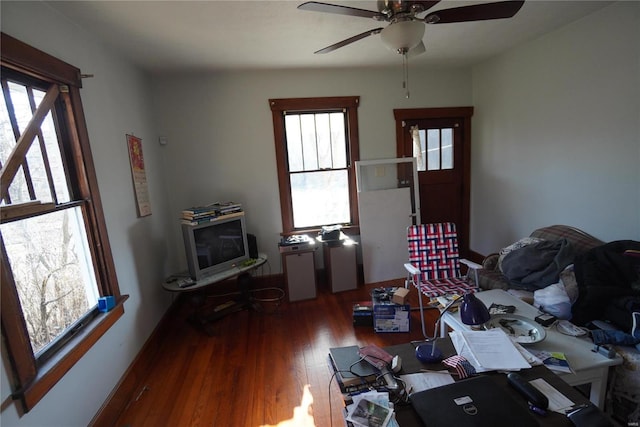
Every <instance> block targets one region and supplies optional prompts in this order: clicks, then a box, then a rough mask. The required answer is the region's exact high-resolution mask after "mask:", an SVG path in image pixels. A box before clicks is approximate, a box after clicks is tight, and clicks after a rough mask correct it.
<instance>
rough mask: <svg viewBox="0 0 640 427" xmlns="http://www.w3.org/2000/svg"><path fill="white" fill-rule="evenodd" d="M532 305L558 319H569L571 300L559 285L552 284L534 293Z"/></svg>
mask: <svg viewBox="0 0 640 427" xmlns="http://www.w3.org/2000/svg"><path fill="white" fill-rule="evenodd" d="M533 305H534V306H536V307H538V308H539V309H540V310H542V311H544V312H546V313H549V314H552V315H554V316H556V317H557V318H558V319H564V320H569V319H571V300H570V299H569V295H567V292H566V291H565V290H564V286H563V285H562V284H561V283H554V284H552V285H549V286H547V287H546V288H542V289H538V290H537V291H535V292H534V293H533Z"/></svg>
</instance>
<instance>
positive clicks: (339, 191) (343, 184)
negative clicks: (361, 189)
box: [291, 170, 351, 228]
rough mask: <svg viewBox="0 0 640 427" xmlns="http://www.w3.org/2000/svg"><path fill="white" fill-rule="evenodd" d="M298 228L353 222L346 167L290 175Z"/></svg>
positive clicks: (294, 215)
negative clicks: (350, 212)
mask: <svg viewBox="0 0 640 427" xmlns="http://www.w3.org/2000/svg"><path fill="white" fill-rule="evenodd" d="M291 200H292V204H293V225H294V227H295V228H302V227H312V226H319V225H329V224H343V223H349V222H351V218H350V215H349V182H348V174H347V171H346V170H336V171H322V172H309V173H298V174H292V175H291Z"/></svg>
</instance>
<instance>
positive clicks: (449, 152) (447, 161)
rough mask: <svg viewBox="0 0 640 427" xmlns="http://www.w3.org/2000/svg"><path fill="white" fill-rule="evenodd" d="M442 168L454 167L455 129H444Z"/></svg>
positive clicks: (442, 131)
mask: <svg viewBox="0 0 640 427" xmlns="http://www.w3.org/2000/svg"><path fill="white" fill-rule="evenodd" d="M441 133H442V147H441V149H442V169H453V129H451V128H447V129H442V130H441Z"/></svg>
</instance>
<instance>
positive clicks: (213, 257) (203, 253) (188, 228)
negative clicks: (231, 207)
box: [182, 212, 249, 280]
mask: <svg viewBox="0 0 640 427" xmlns="http://www.w3.org/2000/svg"><path fill="white" fill-rule="evenodd" d="M182 237H183V238H184V245H185V252H186V255H187V266H188V267H189V274H190V276H191V278H193V279H195V280H200V279H201V278H203V277H205V276H208V275H211V274H214V273H218V272H221V271H225V270H229V269H231V268H233V267H235V266H237V265H238V264H240V263H242V262H243V261H246V260H248V259H249V245H248V244H247V230H246V227H245V221H244V212H242V213H239V214H238V213H236V214H231V215H228V217H225V216H224V215H223V216H220V217H218V218H216V219H214V220H212V221H209V222H204V223H202V224H197V225H188V224H182Z"/></svg>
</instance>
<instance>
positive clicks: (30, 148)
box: [0, 34, 126, 412]
mask: <svg viewBox="0 0 640 427" xmlns="http://www.w3.org/2000/svg"><path fill="white" fill-rule="evenodd" d="M1 82H2V92H3V97H2V100H0V165H1V166H2V170H1V175H0V180H1V181H0V189H1V198H0V208H1V221H0V249H1V257H0V261H1V265H0V270H2V273H1V274H2V276H1V278H2V283H1V287H2V295H1V296H2V300H1V303H2V307H1V308H2V313H1V317H2V333H3V336H4V338H5V343H6V348H7V355H8V359H9V360H8V361H9V363H10V367H11V369H12V372H11V373H12V374H13V375H12V378H11V379H12V381H13V384H12V385H13V397H14V399H17V400H19V401H20V402H21V408H20V410H21V411H23V412H27V411H29V410H30V409H31V408H33V406H34V405H35V404H36V403H37V402H38V401H39V400H40V399H41V398H42V396H44V395H45V394H46V393H47V391H48V390H49V389H51V388H52V387H53V385H55V383H56V382H57V381H58V380H60V378H62V376H63V375H64V374H65V373H66V372H67V371H68V370H69V369H70V368H71V366H73V364H74V363H75V362H76V361H77V360H78V359H79V358H80V357H82V355H83V354H84V353H86V352H87V350H88V349H89V348H90V347H91V345H92V344H93V343H95V342H96V341H97V340H98V338H99V337H100V336H102V334H103V333H104V332H105V331H106V330H107V329H108V327H109V326H111V325H112V324H113V323H114V322H115V321H116V320H117V319H118V318H119V317H120V316H121V315H122V314H123V313H124V310H123V307H122V303H123V302H124V300H125V299H126V296H122V295H120V291H119V288H118V283H117V280H116V275H115V269H114V265H113V260H112V258H111V253H110V246H109V242H108V240H107V233H106V226H105V221H104V217H103V213H102V208H101V203H100V195H99V193H98V188H97V183H96V177H95V171H94V168H93V161H92V159H91V154H90V153H91V152H90V149H89V144H88V135H87V131H86V125H85V122H84V116H83V112H82V105H81V101H80V93H79V89H80V87H81V81H80V72H79V70H78V69H76V68H74V67H72V66H70V65H69V64H66V63H63V62H61V61H59V60H57V59H55V58H52V57H50V56H48V55H46V54H44V53H43V52H40V51H37V50H35V49H33V48H31V47H29V46H27V45H25V44H23V43H22V42H19V41H17V40H15V39H13V38H11V37H9V36H7V35H5V34H2V78H1ZM103 295H112V296H115V297H116V301H117V306H116V308H115V309H113V310H112V311H110V312H109V313H106V314H105V313H100V312H99V311H98V298H99V297H100V296H103Z"/></svg>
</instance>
